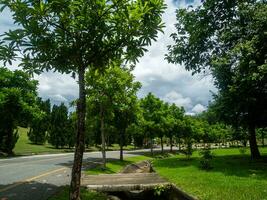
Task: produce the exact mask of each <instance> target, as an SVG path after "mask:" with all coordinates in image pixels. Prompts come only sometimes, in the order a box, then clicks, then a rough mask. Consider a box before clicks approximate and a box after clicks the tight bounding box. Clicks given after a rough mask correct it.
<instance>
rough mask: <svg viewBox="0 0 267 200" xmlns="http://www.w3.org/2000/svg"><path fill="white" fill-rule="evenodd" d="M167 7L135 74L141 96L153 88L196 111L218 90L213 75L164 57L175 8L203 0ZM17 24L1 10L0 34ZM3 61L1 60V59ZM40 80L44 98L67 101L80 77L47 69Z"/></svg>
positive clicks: (173, 1) (175, 0) (172, 1)
mask: <svg viewBox="0 0 267 200" xmlns="http://www.w3.org/2000/svg"><path fill="white" fill-rule="evenodd" d="M165 3H166V4H167V9H166V11H165V13H164V15H163V21H164V22H165V26H166V27H165V28H164V34H162V33H160V34H159V35H158V39H157V41H156V42H153V43H152V45H151V46H150V47H148V50H149V51H148V52H146V53H145V55H144V56H143V57H142V58H140V59H139V62H138V63H137V65H136V67H135V69H134V71H133V74H134V76H135V78H136V80H137V81H140V82H141V83H142V88H141V90H140V91H139V93H138V97H139V98H142V97H144V96H145V95H147V94H148V93H149V92H152V93H153V94H155V95H156V96H157V97H159V98H160V99H162V100H164V101H167V102H169V103H175V104H176V105H178V106H183V107H184V108H185V110H186V112H187V114H192V115H193V114H197V113H200V112H202V111H204V110H205V109H206V108H207V105H208V103H209V101H211V100H212V92H216V89H215V87H214V85H213V81H212V77H210V76H204V75H194V76H192V75H191V72H188V71H186V70H185V69H184V67H183V66H181V65H175V64H170V63H168V62H167V61H166V60H165V59H164V57H165V54H166V53H167V52H168V51H167V46H168V45H170V44H173V41H172V39H171V38H170V34H171V33H173V32H175V27H174V24H175V22H176V17H175V11H176V9H178V8H184V7H187V6H189V5H192V6H197V5H199V4H200V0H165ZM12 28H16V26H15V25H14V24H13V22H12V18H11V14H10V13H9V12H8V11H7V10H5V11H4V12H3V13H0V34H2V33H3V32H5V31H7V30H9V29H12ZM0 64H1V63H0ZM18 64H19V63H16V62H14V63H13V64H12V67H11V66H9V67H8V68H10V69H16V68H17V65H18ZM34 78H35V79H37V80H38V81H39V86H38V92H39V96H41V97H42V98H43V99H48V98H49V99H51V102H52V103H55V104H59V103H61V102H63V103H65V104H66V105H68V103H69V102H71V101H72V100H74V99H76V98H77V97H78V84H77V81H76V80H74V79H73V78H71V77H70V75H66V74H65V75H64V74H63V75H62V74H59V73H56V72H44V73H42V74H41V75H39V76H35V77H34Z"/></svg>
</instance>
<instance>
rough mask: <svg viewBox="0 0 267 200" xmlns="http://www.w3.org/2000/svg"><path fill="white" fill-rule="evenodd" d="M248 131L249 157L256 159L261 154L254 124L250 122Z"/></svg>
mask: <svg viewBox="0 0 267 200" xmlns="http://www.w3.org/2000/svg"><path fill="white" fill-rule="evenodd" d="M248 131H249V146H250V153H251V159H258V158H260V157H261V155H260V152H259V149H258V145H257V140H256V132H255V125H254V124H250V125H249V128H248Z"/></svg>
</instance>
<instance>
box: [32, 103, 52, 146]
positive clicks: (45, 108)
mask: <svg viewBox="0 0 267 200" xmlns="http://www.w3.org/2000/svg"><path fill="white" fill-rule="evenodd" d="M36 104H37V106H38V107H39V109H40V111H41V112H40V113H39V115H36V116H35V117H34V118H33V120H32V122H31V124H30V130H29V132H28V137H29V140H30V141H31V142H33V143H34V144H44V143H45V142H46V139H47V131H48V129H49V127H50V112H51V104H50V100H49V99H48V100H46V101H43V100H42V99H41V98H37V102H36Z"/></svg>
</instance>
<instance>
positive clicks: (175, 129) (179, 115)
mask: <svg viewBox="0 0 267 200" xmlns="http://www.w3.org/2000/svg"><path fill="white" fill-rule="evenodd" d="M184 114H185V110H184V108H183V107H178V106H176V105H175V104H172V105H171V106H170V107H169V109H168V118H167V120H168V123H169V130H168V132H167V135H168V136H169V139H170V151H171V152H172V147H173V137H174V136H178V135H179V124H180V122H181V120H183V118H184ZM179 150H180V149H179Z"/></svg>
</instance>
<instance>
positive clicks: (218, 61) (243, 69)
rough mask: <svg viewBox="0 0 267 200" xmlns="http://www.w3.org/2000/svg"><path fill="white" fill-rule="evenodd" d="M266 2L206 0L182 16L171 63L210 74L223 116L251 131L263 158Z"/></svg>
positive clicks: (255, 148)
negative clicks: (259, 140) (259, 143)
mask: <svg viewBox="0 0 267 200" xmlns="http://www.w3.org/2000/svg"><path fill="white" fill-rule="evenodd" d="M266 19H267V4H266V1H265V0H260V1H258V0H247V1H238V0H234V1H216V0H206V1H204V2H203V4H202V5H201V6H199V7H198V8H196V9H181V10H178V12H177V21H178V23H177V24H176V29H177V33H174V34H172V38H173V39H174V41H175V44H174V45H171V46H169V55H168V56H167V59H168V61H170V62H173V63H180V64H184V66H185V68H186V69H187V70H192V71H193V73H198V72H201V71H204V72H205V71H210V72H211V74H212V75H213V77H214V78H215V84H216V86H217V88H218V90H219V94H218V96H217V97H216V101H218V102H219V106H218V108H221V110H219V113H221V114H227V117H226V118H228V119H229V121H230V123H232V122H235V125H236V126H243V127H244V128H247V129H248V131H249V142H250V151H251V157H252V158H255V159H256V158H259V157H260V153H259V150H258V146H257V142H256V134H255V128H256V127H264V126H266V124H267V121H266V119H267V118H266V116H267V109H266V105H265V104H266V101H267V70H266V68H267V65H266V58H267V35H266V34H265V33H266V31H267V28H266V27H267V20H266Z"/></svg>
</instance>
